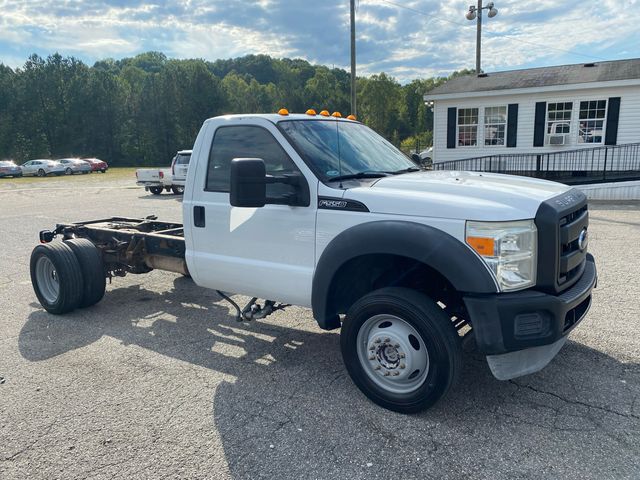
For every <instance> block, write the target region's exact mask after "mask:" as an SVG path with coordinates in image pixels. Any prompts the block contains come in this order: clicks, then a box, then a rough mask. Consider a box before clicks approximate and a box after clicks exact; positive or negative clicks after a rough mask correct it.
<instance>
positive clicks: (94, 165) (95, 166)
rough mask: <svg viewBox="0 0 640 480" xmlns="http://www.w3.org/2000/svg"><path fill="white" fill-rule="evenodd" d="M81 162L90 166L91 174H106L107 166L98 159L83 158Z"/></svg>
mask: <svg viewBox="0 0 640 480" xmlns="http://www.w3.org/2000/svg"><path fill="white" fill-rule="evenodd" d="M82 160H84V161H85V162H87V163H88V164H89V165H91V171H92V172H102V173H106V171H107V170H108V169H109V165H107V162H105V161H104V160H100V159H99V158H83V159H82Z"/></svg>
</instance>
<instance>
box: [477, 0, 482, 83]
mask: <svg viewBox="0 0 640 480" xmlns="http://www.w3.org/2000/svg"><path fill="white" fill-rule="evenodd" d="M481 50H482V0H478V26H477V29H476V75H480V56H481V53H480V51H481Z"/></svg>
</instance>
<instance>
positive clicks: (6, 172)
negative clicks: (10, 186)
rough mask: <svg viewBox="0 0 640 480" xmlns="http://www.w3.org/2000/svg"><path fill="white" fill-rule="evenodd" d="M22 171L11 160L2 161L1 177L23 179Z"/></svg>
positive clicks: (0, 164)
mask: <svg viewBox="0 0 640 480" xmlns="http://www.w3.org/2000/svg"><path fill="white" fill-rule="evenodd" d="M21 176H22V169H21V168H20V167H19V166H18V165H16V164H15V163H13V161H11V160H2V161H0V177H14V178H16V177H21Z"/></svg>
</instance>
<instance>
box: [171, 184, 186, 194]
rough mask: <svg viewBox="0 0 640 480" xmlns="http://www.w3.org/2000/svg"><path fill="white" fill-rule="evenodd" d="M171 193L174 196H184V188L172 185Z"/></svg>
mask: <svg viewBox="0 0 640 480" xmlns="http://www.w3.org/2000/svg"><path fill="white" fill-rule="evenodd" d="M171 191H172V192H173V194H174V195H183V194H184V187H182V186H179V185H173V186H172V187H171Z"/></svg>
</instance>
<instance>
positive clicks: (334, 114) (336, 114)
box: [331, 112, 342, 118]
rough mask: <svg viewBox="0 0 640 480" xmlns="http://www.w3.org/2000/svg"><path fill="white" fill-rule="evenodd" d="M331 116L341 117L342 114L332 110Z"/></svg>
mask: <svg viewBox="0 0 640 480" xmlns="http://www.w3.org/2000/svg"><path fill="white" fill-rule="evenodd" d="M331 116H332V117H336V118H342V114H341V113H340V112H333V113H332V114H331Z"/></svg>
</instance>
